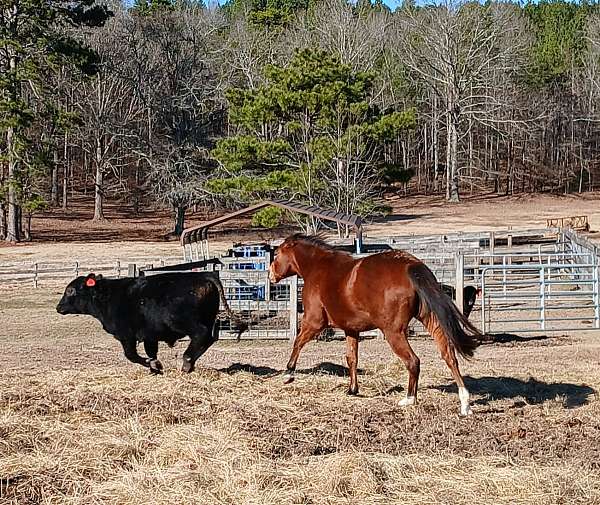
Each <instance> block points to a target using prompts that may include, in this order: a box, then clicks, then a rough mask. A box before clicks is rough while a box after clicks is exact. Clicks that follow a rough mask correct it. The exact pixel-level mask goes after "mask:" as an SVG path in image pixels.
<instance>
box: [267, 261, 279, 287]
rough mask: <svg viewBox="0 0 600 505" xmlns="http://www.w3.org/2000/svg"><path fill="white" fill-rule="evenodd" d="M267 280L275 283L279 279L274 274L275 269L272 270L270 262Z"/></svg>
mask: <svg viewBox="0 0 600 505" xmlns="http://www.w3.org/2000/svg"><path fill="white" fill-rule="evenodd" d="M269 280H270V281H271V282H272V283H273V284H277V283H278V282H279V280H280V279H278V278H277V275H276V274H275V271H274V270H273V264H272V263H271V266H270V267H269Z"/></svg>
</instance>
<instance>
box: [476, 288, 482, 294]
mask: <svg viewBox="0 0 600 505" xmlns="http://www.w3.org/2000/svg"><path fill="white" fill-rule="evenodd" d="M475 294H476V295H477V296H479V295H480V294H481V288H477V291H475Z"/></svg>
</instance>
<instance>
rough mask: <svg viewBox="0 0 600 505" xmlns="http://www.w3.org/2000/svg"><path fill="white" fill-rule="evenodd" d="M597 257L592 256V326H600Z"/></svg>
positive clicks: (599, 281) (599, 289)
mask: <svg viewBox="0 0 600 505" xmlns="http://www.w3.org/2000/svg"><path fill="white" fill-rule="evenodd" d="M599 270H600V265H598V257H597V256H596V257H594V326H595V327H596V328H600V275H599V273H598V271H599Z"/></svg>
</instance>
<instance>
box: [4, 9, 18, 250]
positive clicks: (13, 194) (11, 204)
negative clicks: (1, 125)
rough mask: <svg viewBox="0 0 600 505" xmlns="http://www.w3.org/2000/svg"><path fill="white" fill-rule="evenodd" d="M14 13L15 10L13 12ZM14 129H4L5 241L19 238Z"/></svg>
mask: <svg viewBox="0 0 600 505" xmlns="http://www.w3.org/2000/svg"><path fill="white" fill-rule="evenodd" d="M15 9H16V7H15ZM15 14H16V12H15ZM16 68H17V59H16V57H15V56H11V58H10V69H11V72H13V73H14V72H15V70H16ZM12 99H13V101H16V99H17V97H16V96H13V97H12ZM14 137H15V130H14V127H12V126H9V127H8V128H7V129H6V152H7V154H8V195H7V196H8V202H7V203H8V216H7V223H6V239H5V240H6V241H7V242H19V241H20V240H21V234H20V233H19V232H20V231H21V223H20V222H19V218H20V212H19V199H18V194H17V188H16V186H15V183H16V178H17V172H18V165H17V156H16V153H15V145H14V141H15V138H14Z"/></svg>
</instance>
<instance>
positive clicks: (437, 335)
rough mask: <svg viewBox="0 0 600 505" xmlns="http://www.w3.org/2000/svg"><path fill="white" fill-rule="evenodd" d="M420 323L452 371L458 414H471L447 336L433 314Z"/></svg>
mask: <svg viewBox="0 0 600 505" xmlns="http://www.w3.org/2000/svg"><path fill="white" fill-rule="evenodd" d="M422 323H423V324H424V325H425V327H426V328H427V331H428V332H429V333H430V334H431V336H432V337H433V338H434V340H435V343H436V344H437V347H438V349H439V350H440V353H441V355H442V359H443V360H444V361H445V362H446V364H447V365H448V368H450V371H451V372H452V377H453V378H454V381H455V382H456V385H457V386H458V398H459V399H460V415H461V416H467V415H469V414H472V413H473V411H472V410H471V407H470V406H469V390H468V389H467V388H466V387H465V381H464V380H463V377H462V375H461V373H460V369H459V368H458V360H457V359H456V352H455V351H454V348H453V347H452V346H451V345H450V344H449V342H448V338H447V337H446V335H445V334H444V332H443V330H442V328H441V327H440V325H439V323H438V322H437V319H436V317H435V316H434V315H430V316H428V318H427V319H424V320H423V321H422Z"/></svg>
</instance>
